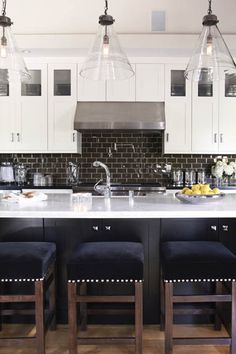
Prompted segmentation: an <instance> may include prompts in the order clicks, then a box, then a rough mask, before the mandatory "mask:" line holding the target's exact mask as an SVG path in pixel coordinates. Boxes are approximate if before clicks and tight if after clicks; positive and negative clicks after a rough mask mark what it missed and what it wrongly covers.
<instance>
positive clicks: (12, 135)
mask: <svg viewBox="0 0 236 354" xmlns="http://www.w3.org/2000/svg"><path fill="white" fill-rule="evenodd" d="M11 142H12V143H14V133H11Z"/></svg>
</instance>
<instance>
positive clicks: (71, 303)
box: [67, 242, 144, 354]
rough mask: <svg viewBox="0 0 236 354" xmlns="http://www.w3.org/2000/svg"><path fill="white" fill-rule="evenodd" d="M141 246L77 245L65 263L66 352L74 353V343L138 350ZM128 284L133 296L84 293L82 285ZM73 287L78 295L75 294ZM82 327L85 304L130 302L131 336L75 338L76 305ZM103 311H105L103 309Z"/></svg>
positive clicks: (137, 352) (91, 243)
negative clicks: (66, 304)
mask: <svg viewBox="0 0 236 354" xmlns="http://www.w3.org/2000/svg"><path fill="white" fill-rule="evenodd" d="M143 264H144V252H143V246H142V244H141V243H138V242H88V243H82V244H80V245H79V246H78V247H77V248H76V249H75V251H74V253H73V255H72V257H71V259H70V261H69V263H68V265H67V273H68V316H69V354H77V344H90V345H91V344H103V345H104V344H110V343H111V341H112V343H115V344H134V345H135V348H136V349H135V353H136V354H141V353H142V328H143V317H142V316H143ZM87 283H97V284H99V286H102V284H105V283H117V284H118V285H119V284H120V283H131V284H133V285H134V290H135V294H134V295H126V296H124V295H107V296H104V295H88V294H86V284H87ZM77 288H79V289H78V290H80V292H79V291H78V293H79V295H77ZM78 303H80V317H81V318H80V319H81V323H82V327H83V329H86V324H87V313H88V312H87V303H134V308H135V310H134V313H135V336H134V337H125V338H124V337H113V338H109V337H103V338H91V337H89V338H88V337H87V338H84V337H83V338H80V337H78V338H77V304H78ZM104 311H105V310H104Z"/></svg>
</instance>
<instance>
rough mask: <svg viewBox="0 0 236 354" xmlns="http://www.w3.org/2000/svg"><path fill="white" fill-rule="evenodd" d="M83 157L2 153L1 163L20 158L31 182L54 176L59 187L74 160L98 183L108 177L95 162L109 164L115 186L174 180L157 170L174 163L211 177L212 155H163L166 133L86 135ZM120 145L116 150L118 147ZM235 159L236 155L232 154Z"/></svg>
mask: <svg viewBox="0 0 236 354" xmlns="http://www.w3.org/2000/svg"><path fill="white" fill-rule="evenodd" d="M82 136H83V138H82V156H81V155H80V154H68V153H67V154H17V155H16V154H14V155H13V154H1V155H0V161H12V160H13V159H17V160H18V161H19V162H22V163H24V164H25V165H27V166H28V167H29V179H30V180H31V181H32V178H33V174H34V173H35V172H42V173H44V174H52V175H53V180H54V183H55V184H65V183H66V167H67V165H68V163H69V162H70V161H72V162H75V163H79V164H80V166H81V168H80V180H81V181H82V182H92V183H94V182H95V181H96V180H98V179H99V178H105V176H104V171H103V169H100V168H98V169H96V168H95V167H93V165H92V164H93V161H95V160H101V161H102V162H104V163H105V164H107V165H108V167H109V169H110V171H111V179H112V182H114V183H119V182H123V183H140V182H143V183H144V182H146V183H148V182H150V183H151V182H160V183H162V184H167V183H170V178H168V177H167V176H164V175H163V174H162V173H160V172H159V171H157V167H156V165H162V166H164V164H166V163H171V164H172V167H173V168H180V169H199V168H203V169H205V170H206V172H207V173H208V174H210V167H211V165H212V164H213V157H212V156H210V155H191V154H188V155H185V154H178V155H172V154H165V155H164V154H163V133H162V132H158V133H141V132H140V133H128V132H122V133H121V132H85V133H83V135H82ZM115 143H116V144H117V146H116V149H115V145H114V144H115ZM228 157H229V158H231V159H235V158H236V155H228Z"/></svg>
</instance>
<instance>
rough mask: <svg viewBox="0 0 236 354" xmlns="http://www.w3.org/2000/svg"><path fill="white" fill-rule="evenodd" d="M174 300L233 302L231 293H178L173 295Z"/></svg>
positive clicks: (175, 301) (176, 301)
mask: <svg viewBox="0 0 236 354" xmlns="http://www.w3.org/2000/svg"><path fill="white" fill-rule="evenodd" d="M172 301H173V302H174V303H178V302H182V303H184V302H231V301H232V296H231V295H183V296H181V295H177V296H173V298H172Z"/></svg>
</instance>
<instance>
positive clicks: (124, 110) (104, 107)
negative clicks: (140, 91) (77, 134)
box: [74, 102, 165, 131]
mask: <svg viewBox="0 0 236 354" xmlns="http://www.w3.org/2000/svg"><path fill="white" fill-rule="evenodd" d="M74 129H75V130H79V131H81V130H88V129H90V130H152V131H153V130H163V129H165V106H164V102H78V103H77V108H76V114H75V122H74Z"/></svg>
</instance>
